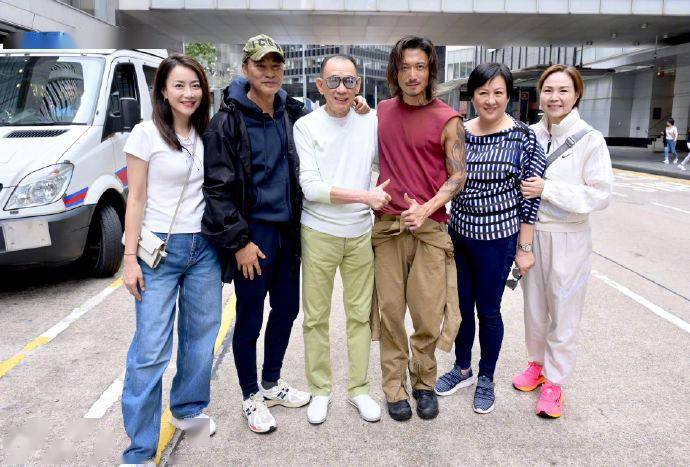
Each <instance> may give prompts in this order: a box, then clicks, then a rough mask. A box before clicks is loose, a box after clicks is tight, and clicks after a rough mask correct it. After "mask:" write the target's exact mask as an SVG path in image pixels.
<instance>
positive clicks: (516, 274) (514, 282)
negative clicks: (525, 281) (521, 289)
mask: <svg viewBox="0 0 690 467" xmlns="http://www.w3.org/2000/svg"><path fill="white" fill-rule="evenodd" d="M511 273H512V275H513V278H512V279H508V280H507V281H506V287H508V288H509V289H510V290H515V289H516V288H517V286H518V282H520V279H522V274H520V270H519V269H518V268H513V270H512V271H511Z"/></svg>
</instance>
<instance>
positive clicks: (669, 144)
mask: <svg viewBox="0 0 690 467" xmlns="http://www.w3.org/2000/svg"><path fill="white" fill-rule="evenodd" d="M669 152H672V153H673V155H674V156H675V157H676V159H677V158H678V153H677V152H676V142H675V141H673V140H672V139H667V140H666V146H664V158H665V159H666V160H668V153H669Z"/></svg>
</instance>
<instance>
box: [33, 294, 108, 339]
mask: <svg viewBox="0 0 690 467" xmlns="http://www.w3.org/2000/svg"><path fill="white" fill-rule="evenodd" d="M120 285H122V283H121V282H120V281H116V282H114V283H113V284H111V285H109V286H108V287H106V288H105V289H103V290H102V291H101V292H100V293H99V294H98V295H96V296H94V297H91V298H90V299H88V300H87V301H86V302H85V303H84V304H83V305H82V306H80V307H77V308H75V309H74V310H72V313H70V314H69V315H67V316H65V317H64V318H63V319H62V320H60V322H58V323H57V324H56V325H55V326H53V327H52V328H50V329H48V330H47V331H46V332H44V333H43V334H41V336H40V337H45V338H47V339H48V340H49V341H51V340H53V339H55V338H56V337H57V336H58V334H60V333H61V332H62V331H64V330H65V329H67V328H68V327H70V325H71V324H72V323H73V322H75V321H76V320H78V319H79V318H81V317H82V316H84V315H85V314H86V313H88V312H89V311H91V310H93V309H94V308H95V307H96V305H98V304H99V303H101V302H102V301H103V300H105V299H106V297H108V295H110V294H111V293H113V292H115V291H116V290H117V289H118V288H119V287H120Z"/></svg>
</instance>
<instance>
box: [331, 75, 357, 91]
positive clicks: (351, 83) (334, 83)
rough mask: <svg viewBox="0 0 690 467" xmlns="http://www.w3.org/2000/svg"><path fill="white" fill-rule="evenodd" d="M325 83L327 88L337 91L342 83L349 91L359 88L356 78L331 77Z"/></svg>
mask: <svg viewBox="0 0 690 467" xmlns="http://www.w3.org/2000/svg"><path fill="white" fill-rule="evenodd" d="M324 81H326V87H327V88H328V89H336V88H337V87H338V86H340V82H341V81H342V83H343V84H344V85H345V87H346V88H347V89H352V88H354V87H355V86H357V77H356V76H343V77H340V76H329V77H328V78H326V79H325V80H324Z"/></svg>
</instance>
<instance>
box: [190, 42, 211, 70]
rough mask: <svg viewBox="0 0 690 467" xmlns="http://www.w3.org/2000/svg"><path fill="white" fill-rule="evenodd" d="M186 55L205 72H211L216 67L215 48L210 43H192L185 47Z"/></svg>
mask: <svg viewBox="0 0 690 467" xmlns="http://www.w3.org/2000/svg"><path fill="white" fill-rule="evenodd" d="M185 52H186V53H187V55H189V56H191V57H193V58H195V59H196V60H197V61H198V62H199V63H201V65H202V66H203V67H204V68H206V70H208V71H210V72H212V71H213V70H214V69H215V65H216V48H215V47H214V46H213V44H211V43H210V42H192V43H190V44H187V45H186V47H185Z"/></svg>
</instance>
